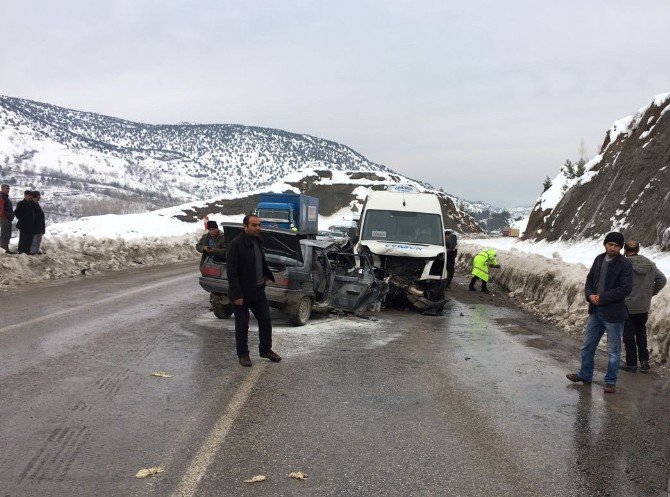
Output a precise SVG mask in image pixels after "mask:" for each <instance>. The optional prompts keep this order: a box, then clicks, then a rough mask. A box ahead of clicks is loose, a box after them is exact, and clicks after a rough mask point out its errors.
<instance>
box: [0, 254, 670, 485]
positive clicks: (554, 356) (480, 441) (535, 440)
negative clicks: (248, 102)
mask: <svg viewBox="0 0 670 497" xmlns="http://www.w3.org/2000/svg"><path fill="white" fill-rule="evenodd" d="M196 265H197V263H192V264H181V265H176V266H170V267H154V268H143V269H136V270H132V271H122V272H118V273H111V274H107V275H99V276H94V277H86V278H81V279H77V280H71V281H67V282H57V283H49V284H45V285H42V286H38V287H36V286H33V287H32V288H31V289H28V288H24V289H20V290H18V291H14V292H11V293H9V292H8V293H4V294H2V295H1V296H0V299H1V302H0V305H2V316H1V319H2V321H1V323H2V327H1V329H0V350H2V361H0V396H1V397H0V398H1V399H2V403H1V404H0V496H23V495H36V496H44V495H49V496H79V495H81V496H90V495H114V496H126V495H128V496H131V495H132V496H135V495H137V496H140V495H142V496H143V495H148V496H191V495H198V496H209V495H211V496H214V495H234V496H237V495H241V496H244V495H250V496H255V495H259V496H260V495H286V496H289V495H304V496H312V495H341V496H368V495H398V496H410V495H411V496H413V495H416V496H424V495H428V496H429V495H435V496H489V495H491V496H494V495H495V496H553V495H556V496H581V495H584V496H590V495H603V496H604V495H611V496H654V497H656V496H666V495H667V482H668V475H669V474H670V442H669V440H670V439H669V436H670V399H669V397H670V385H669V384H668V382H667V380H664V379H662V378H659V377H658V376H656V375H653V374H650V375H642V374H640V373H637V374H630V373H623V372H622V373H621V374H620V377H619V382H618V384H617V393H616V394H614V395H606V394H604V393H603V391H602V387H603V384H602V376H603V374H604V367H605V364H604V353H602V352H600V353H599V362H598V363H597V364H598V368H597V378H598V383H594V384H593V385H592V386H580V385H573V384H570V383H569V382H568V381H567V380H566V379H565V376H564V375H565V373H566V372H572V371H574V370H575V368H576V367H577V366H578V356H579V345H580V344H579V342H578V341H576V340H575V339H573V338H570V337H567V336H565V335H564V334H563V333H561V332H559V331H557V330H556V329H554V328H553V327H551V326H550V325H547V324H545V323H543V322H541V321H539V320H538V319H537V318H536V317H533V316H531V315H529V314H527V313H525V312H524V311H521V310H519V309H517V308H516V307H515V306H514V305H513V304H511V303H510V302H509V301H508V300H506V299H505V298H504V297H498V296H483V295H481V294H479V293H477V294H475V293H470V292H467V291H464V289H465V287H466V279H465V277H464V276H460V275H459V277H457V279H456V280H455V288H454V290H453V291H452V293H451V297H452V300H451V301H450V302H449V303H448V304H447V309H446V310H445V313H444V316H441V317H429V316H420V315H417V314H415V313H413V312H403V311H399V310H387V311H384V312H382V313H381V314H375V315H372V319H369V320H368V319H360V318H355V317H346V316H333V315H331V316H317V317H315V318H314V319H313V320H312V321H310V323H309V324H308V325H307V326H305V327H301V328H295V327H291V326H288V325H287V324H286V319H285V316H283V315H282V314H279V313H273V317H274V323H275V333H274V342H275V346H274V349H275V350H276V351H277V352H279V353H280V354H281V355H282V356H283V357H284V360H283V361H282V362H281V363H279V364H273V363H269V362H268V361H266V360H264V359H260V358H259V357H258V354H257V351H256V347H257V337H256V336H254V335H255V333H253V332H252V333H250V336H251V337H252V339H251V341H250V349H251V350H252V354H251V357H252V360H253V361H254V367H252V368H242V367H240V366H239V365H238V364H237V361H236V357H235V351H234V333H233V320H232V319H228V320H218V319H216V318H215V317H214V315H213V314H212V313H211V312H209V310H208V307H209V306H208V304H207V295H206V294H205V292H203V291H202V290H201V289H200V288H199V286H198V284H197V271H196V269H195V266H196ZM253 326H254V325H253V324H252V328H253ZM157 370H162V371H166V372H168V373H170V374H172V375H174V377H172V378H155V377H152V376H150V373H152V372H154V371H157ZM153 466H163V467H164V468H165V472H164V473H161V474H159V475H156V476H153V477H149V478H146V479H142V480H140V479H136V478H135V476H134V475H135V473H136V472H137V471H138V470H140V469H142V468H146V467H153ZM293 471H303V472H304V473H307V474H308V475H309V478H308V479H307V480H305V481H297V480H294V479H290V478H288V476H287V475H288V474H289V473H290V472H293ZM259 474H263V475H266V476H267V480H266V481H265V482H262V483H255V484H246V483H243V480H244V479H248V478H251V477H253V476H255V475H259Z"/></svg>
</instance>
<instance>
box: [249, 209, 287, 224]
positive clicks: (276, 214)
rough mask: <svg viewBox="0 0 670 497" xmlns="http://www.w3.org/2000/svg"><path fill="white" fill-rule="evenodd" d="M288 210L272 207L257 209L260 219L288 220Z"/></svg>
mask: <svg viewBox="0 0 670 497" xmlns="http://www.w3.org/2000/svg"><path fill="white" fill-rule="evenodd" d="M288 213H289V211H278V210H273V209H258V211H257V214H258V217H260V218H261V221H275V222H277V221H281V222H284V221H289V218H288Z"/></svg>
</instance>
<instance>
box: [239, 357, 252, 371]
mask: <svg viewBox="0 0 670 497" xmlns="http://www.w3.org/2000/svg"><path fill="white" fill-rule="evenodd" d="M240 366H244V367H245V368H250V367H251V359H250V358H249V354H244V355H241V356H240Z"/></svg>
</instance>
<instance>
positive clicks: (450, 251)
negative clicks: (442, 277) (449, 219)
mask: <svg viewBox="0 0 670 497" xmlns="http://www.w3.org/2000/svg"><path fill="white" fill-rule="evenodd" d="M457 243H458V237H457V236H456V233H455V232H454V230H444V245H445V247H446V249H447V288H451V280H452V279H454V271H455V269H456V256H457V255H458V250H457V249H456V244H457Z"/></svg>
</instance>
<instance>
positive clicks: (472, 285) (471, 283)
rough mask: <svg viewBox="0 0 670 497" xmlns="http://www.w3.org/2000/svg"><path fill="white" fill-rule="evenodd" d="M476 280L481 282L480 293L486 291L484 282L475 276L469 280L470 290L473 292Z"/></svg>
mask: <svg viewBox="0 0 670 497" xmlns="http://www.w3.org/2000/svg"><path fill="white" fill-rule="evenodd" d="M477 280H479V281H481V282H482V292H485V291H486V281H484V280H483V279H481V278H477V277H476V276H473V277H472V279H471V280H470V288H472V289H473V290H474V289H475V283H477Z"/></svg>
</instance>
